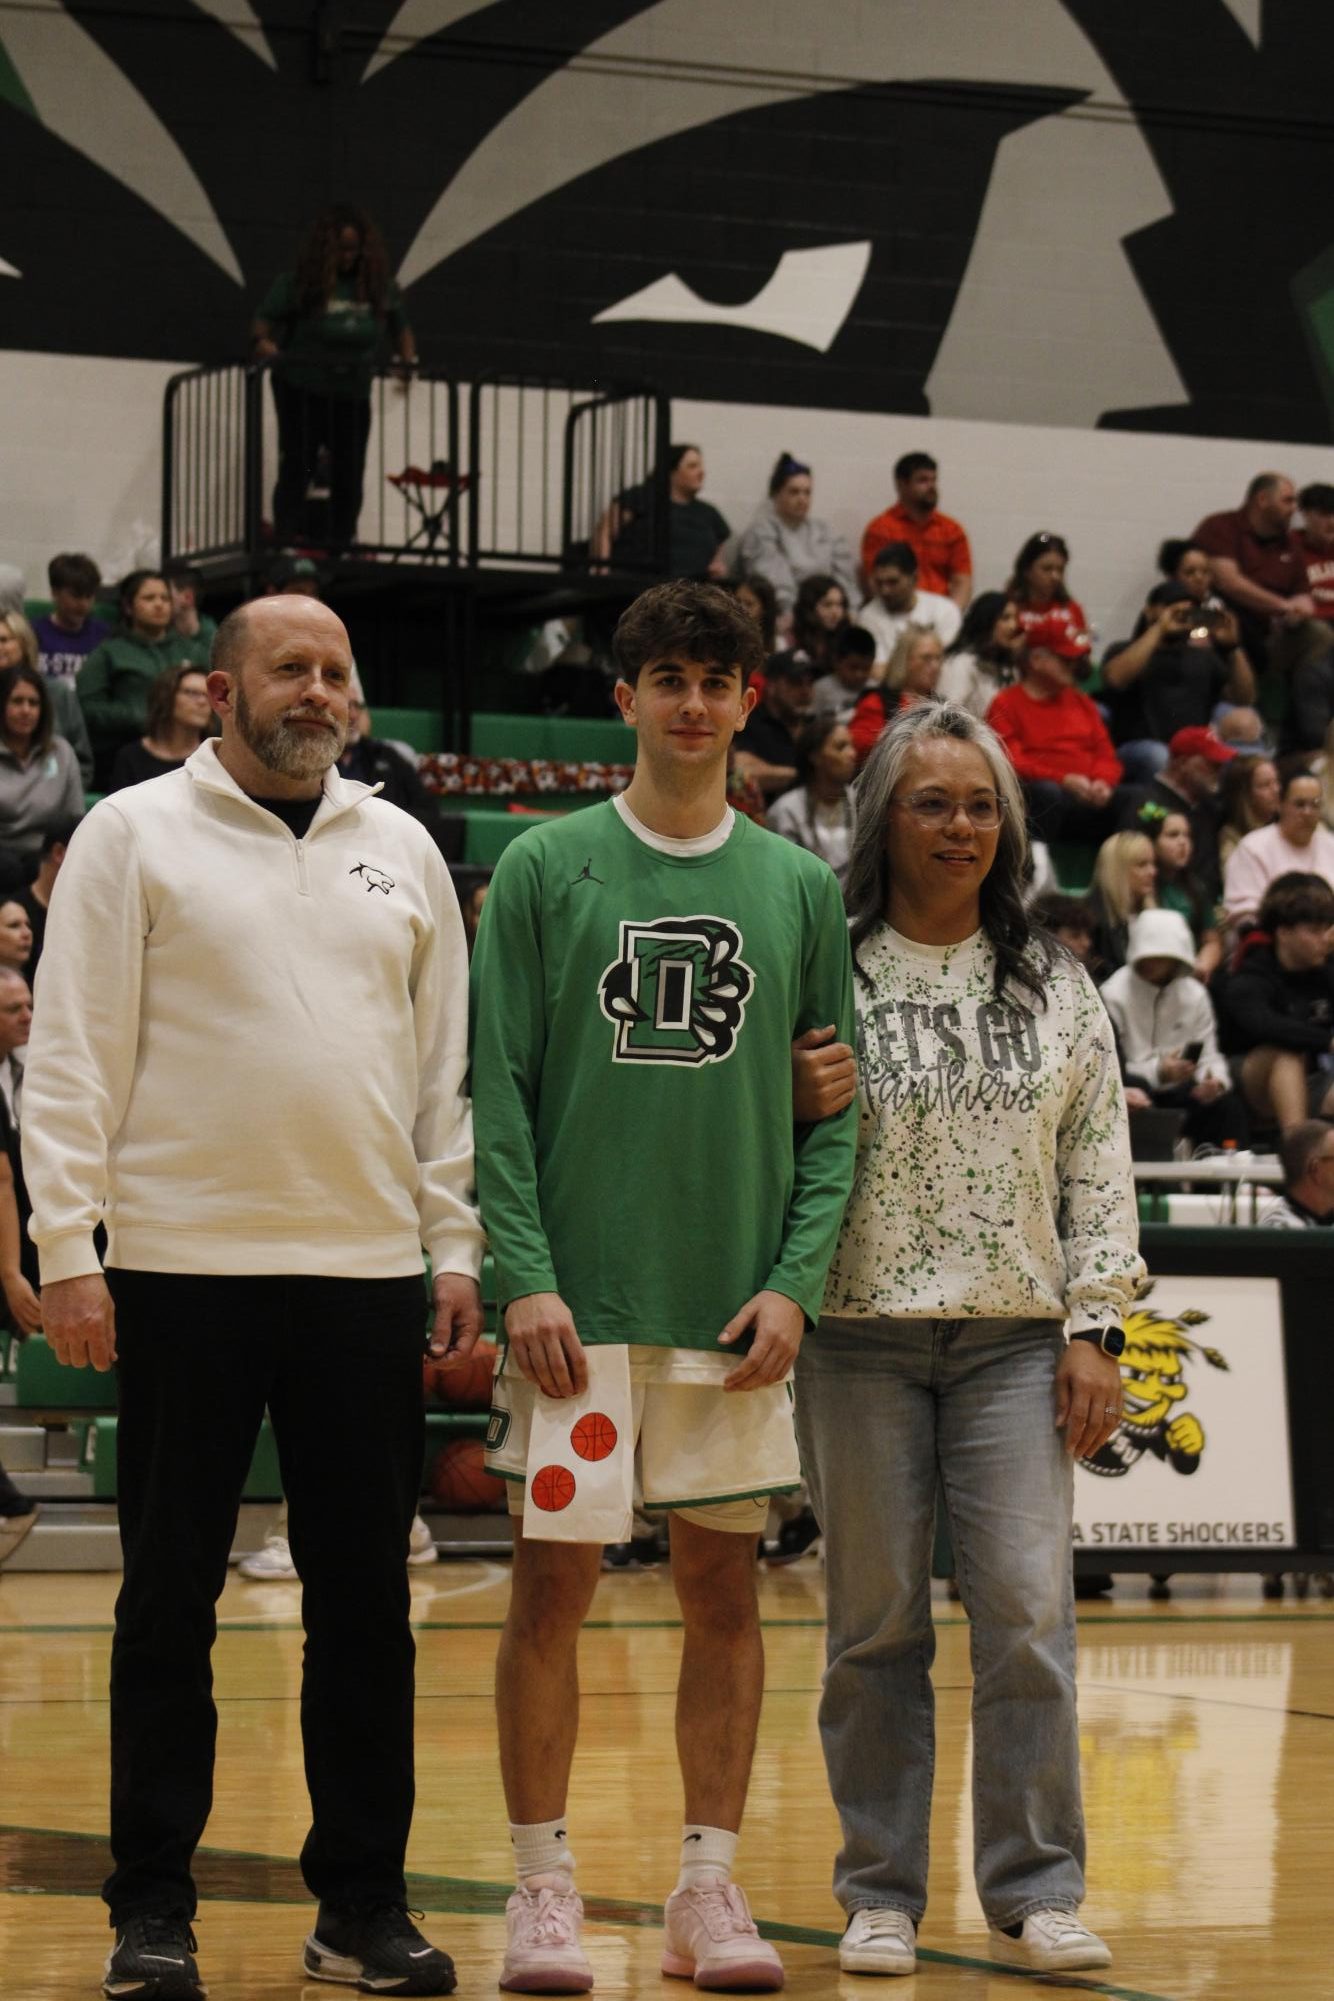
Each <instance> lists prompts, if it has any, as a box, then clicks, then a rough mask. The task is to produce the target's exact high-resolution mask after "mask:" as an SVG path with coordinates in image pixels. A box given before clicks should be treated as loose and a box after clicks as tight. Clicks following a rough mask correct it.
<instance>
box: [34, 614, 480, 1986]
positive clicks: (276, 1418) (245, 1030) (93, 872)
mask: <svg viewBox="0 0 1334 2001" xmlns="http://www.w3.org/2000/svg"><path fill="white" fill-rule="evenodd" d="M351 673H352V660H351V654H350V651H349V648H348V640H347V634H346V632H345V631H344V629H343V626H342V624H341V623H340V621H339V620H338V619H337V618H336V617H335V616H334V614H333V613H332V612H331V611H329V610H328V609H327V607H326V606H324V605H322V604H320V603H318V602H317V601H315V600H314V599H310V598H293V597H275V598H266V599H261V600H260V601H258V602H257V603H254V604H251V605H247V606H244V607H243V608H242V609H241V610H240V611H237V612H234V613H233V614H232V615H231V617H230V618H228V619H227V620H226V622H225V623H224V625H223V626H222V628H221V630H220V631H219V633H218V637H217V640H216V641H215V645H214V652H213V664H212V669H211V671H210V674H209V678H208V688H209V695H210V699H211V700H212V703H213V706H214V708H215V710H216V711H217V713H218V715H219V717H220V719H221V724H222V735H221V738H220V739H218V740H209V741H207V742H205V743H204V744H203V745H202V746H201V748H200V749H199V750H198V751H197V752H196V753H195V754H194V755H193V756H192V757H191V758H190V759H189V760H188V762H187V763H186V765H185V767H184V769H183V770H181V771H178V772H172V773H170V774H169V775H167V776H166V777H163V778H158V779H154V780H151V781H150V782H149V783H148V784H146V785H138V786H134V787H132V788H131V789H130V790H128V791H124V792H119V793H117V794H116V795H115V796H114V797H113V798H109V799H107V800H105V801H103V803H102V804H100V805H99V806H97V807H95V808H94V810H93V811H92V813H90V814H89V816H88V818H87V819H86V820H85V821H84V823H83V825H82V826H81V827H80V829H79V832H78V834H77V835H76V837H75V839H74V841H73V842H72V843H71V845H70V850H69V854H68V856H67V858H66V861H65V865H64V868H63V869H62V871H61V882H60V894H59V896H58V898H56V899H55V900H54V901H53V904H52V910H51V917H50V921H49V924H48V927H47V933H46V946H45V951H44V954H43V960H42V968H41V983H40V987H39V997H38V1003H37V1013H36V1020H35V1023H34V1028H33V1035H32V1041H31V1047H30V1055H29V1062H28V1067H27V1081H26V1083H25V1089H24V1112H25V1117H24V1149H25V1165H26V1170H27V1176H28V1182H29V1188H30V1193H31V1197H32V1204H33V1222H32V1235H33V1237H34V1238H35V1240H36V1242H37V1245H38V1248H39V1252H40V1257H41V1271H42V1306H43V1312H44V1319H45V1327H46V1332H47V1337H48V1339H49V1340H50V1341H51V1343H52V1346H53V1347H54V1349H55V1350H56V1352H57V1354H58V1355H59V1356H60V1357H61V1358H62V1360H65V1361H69V1362H73V1363H76V1364H81V1363H85V1362H91V1363H93V1365H94V1366H95V1367H97V1368H102V1369H106V1368H109V1367H111V1365H112V1364H113V1362H114V1363H115V1365H116V1368H117V1372H118V1375H119V1379H120V1422H119V1427H118V1441H117V1442H118V1460H119V1503H120V1527H121V1540H122V1544H123V1548H124V1558H125V1577H124V1585H123V1588H122V1591H121V1594H120V1599H119V1602H118V1604H117V1608H116V1633H115V1640H114V1643H113V1649H112V1666H111V1847H112V1853H113V1856H114V1859H115V1867H114V1869H113V1872H112V1874H111V1876H110V1877H109V1878H108V1881H107V1883H106V1886H105V1889H104V1895H105V1897H106V1900H107V1902H108V1904H109V1906H110V1910H111V1921H112V1925H113V1927H114V1929H115V1932H116V1935H117V1936H116V1944H115V1947H114V1949H113V1951H112V1954H111V1957H110V1959H109V1960H108V1962H107V1975H106V1992H107V1993H108V1994H115V1995H144V1996H148V1997H151V2001H177V1997H185V2001H189V1997H192V1996H195V1995H197V1994H199V1993H200V1992H201V1991H202V1990H201V1988H200V1984H199V1975H198V1972H197V1970H196V1965H195V1958H194V1953H195V1943H194V1938H193V1934H192V1932H191V1930H190V1921H191V1919H192V1917H193V1915H194V1910H195V1891H194V1884H193V1881H192V1878H191V1871H190V1863H191V1857H192V1854H193V1851H194V1848H195V1846H196V1844H197V1843H198V1841H199V1839H200V1837H201V1835H202V1833H203V1830H204V1825H205V1822H206V1820H207V1818H208V1812H209V1806H210V1802H211V1796H212V1780H213V1741H214V1733H215V1726H216V1715H215V1711H214V1707H213V1701H212V1696H211V1677H210V1666H209V1654H210V1648H211V1645H212V1640H213V1634H214V1602H215V1600H216V1598H217V1596H218V1594H219V1592H220V1591H221V1589H222V1586H223V1582H224V1579H225V1577H226V1568H227V1556H228V1550H229V1547H230V1544H231V1540H232V1535H233V1531H234V1528H235V1522H236V1509H237V1503H238V1499H239V1496H240V1493H241V1488H242V1484H243V1482H244V1480H245V1477H246V1471H247V1468H248V1466H249V1463H250V1458H251V1454H252V1452H253V1450H254V1445H255V1440H256V1436H257V1434H258V1431H259V1427H260V1423H261V1420H262V1418H263V1414H264V1409H265V1406H266V1405H267V1406H268V1408H269V1411H270V1413H271V1415H272V1420H273V1426H274V1431H275V1434H276V1437H277V1442H278V1449H279V1455H280V1458H281V1463H282V1471H283V1485H284V1488H285V1491H286V1494H287V1499H288V1507H289V1533H290V1538H291V1544H292V1553H293V1556H294V1558H295V1561H296V1563H297V1567H298V1569H299V1571H300V1574H301V1579H302V1583H303V1585H304V1601H303V1617H304V1620H305V1625H306V1631H307V1643H306V1653H305V1671H304V1683H303V1690H302V1729H303V1736H304V1743H305V1756H306V1775H307V1781H308V1784H309V1788H310V1795H311V1806H312V1826H311V1830H310V1833H309V1835H308V1837H307V1840H306V1844H305V1847H304V1849H303V1852H302V1857H301V1862H302V1869H303V1871H304V1874H305V1878H306V1882H307V1884H308V1885H309V1887H310V1889H311V1891H312V1893H313V1894H314V1895H315V1896H317V1897H318V1898H319V1899H320V1912H319V1917H318V1919H317V1921H316V1924H315V1927H314V1929H313V1930H312V1932H311V1935H310V1937H309V1938H308V1939H307V1941H306V1946H305V1969H306V1972H307V1973H308V1974H309V1975H312V1976H314V1977H317V1978H322V1979H332V1980H342V1981H346V1982H348V1983H349V1984H353V1985H355V1984H357V1983H358V1982H361V1983H362V1984H363V1985H367V1986H369V1985H374V1986H375V1988H376V1989H377V1991H384V1992H393V1993H402V1994H408V1993H411V1994H445V1993H449V1992H450V1991H451V1990H452V1988H453V1985H454V1972H453V1967H452V1965H451V1963H450V1961H449V1959H448V1958H447V1957H446V1955H445V1954H444V1953H441V1952H438V1951H437V1950H435V1949H434V1948H433V1947H431V1946H430V1945H428V1944H427V1942H426V1940H425V1939H423V1938H422V1937H421V1935H420V1933H418V1932H417V1931H416V1930H415V1928H414V1927H413V1926H412V1924H411V1922H410V1920H409V1918H408V1915H407V1911H406V1898H405V1891H404V1879H403V1857H404V1849H405V1846H406V1842H407V1835H408V1828H409V1824H410V1821H411V1817H412V1804H413V1743H412V1705H413V1643H412V1636H411V1632H410V1629H409V1624H408V1587H407V1581H406V1577H405V1572H404V1564H403V1556H404V1550H405V1547H406V1541H407V1536H408V1530H409V1526H410V1524H411V1521H412V1516H413V1510H414V1506H415V1502H416V1496H417V1491H418V1484H419V1477H420V1472H421V1461H422V1423H423V1421H422V1397H421V1354H422V1343H423V1329H424V1323H425V1318H426V1310H425V1301H424V1298H423V1291H422V1275H421V1273H422V1263H421V1256H422V1247H423V1246H424V1247H425V1249H426V1250H427V1252H428V1253H429V1255H430V1257H431V1260H432V1265H433V1269H434V1274H435V1277H434V1309H435V1312H434V1331H433V1334H432V1337H431V1338H432V1346H433V1348H434V1349H435V1351H436V1352H438V1353H441V1354H443V1353H444V1351H445V1347H446V1345H447V1344H449V1345H453V1347H454V1348H455V1349H456V1350H457V1351H459V1352H461V1353H466V1352H467V1351H468V1350H469V1349H470V1348H471V1347H472V1345H473V1343H474V1342H475V1340H476V1338H477V1334H478V1331H479V1329H480V1325H481V1310H480V1305H479V1296H478V1287H477V1273H478V1271H479V1270H480V1263H481V1253H482V1234H481V1228H480V1224H479V1221H478V1217H477V1214H476V1210H475V1208H474V1206H473V1191H472V1121H471V1109H470V1105H469V1101H468V1098H467V1096H466V1095H465V1073H466V1065H467V1025H468V1024H467V1013H468V1001H467V953H466V950H465V946H464V937H463V926H462V922H461V920H460V917H459V911H458V905H457V902H456V900H455V896H454V892H453V888H452V886H451V884H450V881H449V876H448V873H447V871H446V869H445V867H444V864H443V862H442V861H441V859H440V856H439V854H438V852H437V850H436V848H435V847H434V845H433V843H432V842H431V840H430V838H429V836H428V835H427V834H426V833H425V832H424V831H423V829H422V828H421V827H420V826H418V825H417V823H416V822H415V821H414V820H412V819H411V818H410V817H409V816H408V815H407V814H406V813H402V812H400V811H399V810H398V809H397V808H396V807H393V806H388V805H386V804H384V803H383V802H382V801H380V800H378V799H376V798H375V796H374V790H373V788H371V787H369V786H366V785H359V784H354V783H351V782H349V781H347V780H345V779H342V778H340V776H339V775H338V772H337V770H336V760H337V758H338V755H339V752H340V751H341V749H342V746H343V741H344V738H345V735H346V730H347V720H348V691H349V683H350V677H351ZM103 1221H104V1222H105V1225H106V1230H107V1245H108V1248H107V1259H106V1266H107V1269H106V1276H105V1278H103V1276H102V1274H101V1272H100V1271H99V1269H98V1261H97V1255H96V1252H95V1250H94V1247H93V1233H94V1231H95V1229H96V1228H97V1225H98V1223H99V1222H103Z"/></svg>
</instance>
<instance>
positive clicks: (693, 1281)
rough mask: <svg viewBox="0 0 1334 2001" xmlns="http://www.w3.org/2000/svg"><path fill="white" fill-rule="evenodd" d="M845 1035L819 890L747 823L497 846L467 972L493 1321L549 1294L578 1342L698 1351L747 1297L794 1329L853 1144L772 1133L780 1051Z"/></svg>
mask: <svg viewBox="0 0 1334 2001" xmlns="http://www.w3.org/2000/svg"><path fill="white" fill-rule="evenodd" d="M852 1019H853V1000H852V970H851V958H850V954H849V950H848V937H847V927H846V922H845V919H844V915H843V907H842V902H841V900H840V896H839V890H838V885H837V882H836V881H835V879H834V876H833V874H832V872H831V871H830V870H829V869H828V868H827V867H826V866H825V864H824V863H823V862H822V861H820V860H818V859H817V858H816V857H815V856H814V855H810V854H807V853H805V852H804V851H803V850H802V849H800V848H797V847H795V846H793V845H792V844H791V843H790V842H788V841H784V840H782V839H780V838H779V837H778V836H777V835H775V834H769V833H765V832H764V831H762V830H761V829H760V828H758V827H756V826H754V825H753V824H752V823H751V822H750V821H749V820H745V819H741V818H738V820H737V822H736V824H735V826H734V828H733V830H732V833H731V835H730V836H729V838H728V839H727V841H726V842H725V843H724V844H723V845H722V846H721V847H719V848H717V849H715V850H714V851H713V852H712V853H710V854H704V855H692V856H688V857H678V856H675V855H665V854H661V853H659V852H658V851H657V850H655V849H653V848H650V847H648V846H647V845H646V844H645V843H644V842H643V841H641V840H639V839H638V838H637V837H636V836H635V835H634V834H633V833H632V832H631V830H630V829H629V828H628V827H627V826H626V825H625V823H624V822H623V820H622V819H621V817H620V815H619V814H618V813H617V812H616V810H615V808H614V807H613V806H612V805H611V804H610V803H607V804H603V805H598V806H591V807H586V808H584V809H583V810H581V811H580V812H577V813H572V814H571V815H570V816H569V817H568V818H566V819H563V820H558V821H549V822H547V823H545V824H544V825H542V826H540V827H535V828H533V829H532V830H531V831H529V832H528V833H526V834H524V835H523V836H521V837H520V839H519V840H517V841H515V842H513V843H512V844H511V845H510V846H509V847H508V848H507V849H506V851H505V853H504V855H503V856H502V858H501V860H500V863H499V866H498V867H497V869H496V872H495V875H494V877H493V878H492V882H491V888H490V892H489V894H488V896H487V900H486V904H485V907H484V909H483V913H482V921H481V927H480V929H479V932H478V937H477V945H476V950H475V953H474V957H473V966H472V1038H473V1039H472V1090H473V1111H474V1124H475V1131H476V1153H477V1190H478V1195H479V1198H480V1201H481V1208H482V1218H483V1221H484V1223H485V1225H486V1229H487V1233H488V1235H489V1236H490V1239H491V1246H492V1250H493V1252H494V1254H495V1260H496V1272H497V1277H498V1280H499V1295H500V1303H501V1306H502V1309H503V1308H504V1306H506V1305H507V1304H508V1303H509V1302H510V1301H511V1300H513V1299H517V1298H520V1297H522V1296H523V1295H524V1294H525V1293H531V1292H558V1293H559V1294H560V1295H561V1297H562V1299H563V1300H564V1301H565V1303H566V1305H567V1306H568V1307H569V1309H570V1311H571V1313H572V1315H573V1317H574V1323H575V1326H576V1327H577V1329H578V1330H579V1334H580V1338H581V1339H582V1340H583V1341H584V1342H586V1343H588V1342H593V1343H597V1342H627V1343H647V1344H651V1345H657V1346H662V1347H679V1348H707V1349H711V1350H715V1351H716V1347H717V1340H718V1335H719V1334H720V1332H721V1331H722V1329H723V1327H724V1326H725V1324H726V1323H727V1321H729V1320H730V1319H731V1318H732V1316H733V1315H734V1314H735V1313H736V1312H737V1311H738V1309H739V1308H740V1307H741V1306H743V1305H744V1304H745V1302H746V1301H747V1300H748V1299H749V1298H751V1297H752V1296H753V1295H754V1294H755V1293H757V1292H759V1291H761V1290H764V1289H765V1288H770V1289H772V1290H774V1291H776V1292H782V1293H785V1294H786V1295H787V1296H788V1297H789V1298H790V1299H793V1300H795V1301H796V1302H797V1304H798V1305H799V1306H800V1307H801V1308H802V1310H803V1312H804V1313H805V1315H806V1317H807V1319H808V1320H809V1321H812V1322H813V1321H814V1320H815V1319H816V1317H817V1316H818V1314H819V1311H820V1302H821V1296H822V1291H823V1287H824V1282H825V1274H826V1271H827V1269H828V1266H829V1261H830V1258H831V1257H832V1255H833V1250H834V1244H835V1241H836V1239H837V1235H838V1229H839V1223H840V1221H841V1219H842V1215H843V1210H844V1206H845V1204H846V1202H847V1199H848V1194H849V1190H850V1188H851V1182H852V1170H853V1160H854V1153H855V1144H856V1126H855V1121H854V1120H853V1118H852V1117H851V1114H850V1112H844V1113H842V1114H840V1115H839V1116H838V1117H836V1118H832V1119H827V1120H825V1121H823V1122H822V1123H821V1124H819V1125H816V1126H811V1127H798V1128H794V1126H793V1119H792V1066H791V1044H792V1039H793V1037H794V1036H796V1035H799V1034H801V1033H802V1032H803V1031H804V1030H806V1029H808V1028H812V1027H816V1026H820V1025H823V1024H825V1023H828V1022H834V1023H836V1024H837V1027H838V1032H839V1035H840V1037H842V1038H843V1039H844V1040H850V1039H851V1027H852ZM743 1345H745V1344H744V1343H743Z"/></svg>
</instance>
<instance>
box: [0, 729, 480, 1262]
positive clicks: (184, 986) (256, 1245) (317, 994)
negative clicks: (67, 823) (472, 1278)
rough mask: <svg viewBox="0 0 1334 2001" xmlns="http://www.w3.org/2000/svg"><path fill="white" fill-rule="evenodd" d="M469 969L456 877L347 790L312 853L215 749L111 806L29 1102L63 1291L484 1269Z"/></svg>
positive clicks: (73, 900)
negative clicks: (101, 1268) (96, 1282)
mask: <svg viewBox="0 0 1334 2001" xmlns="http://www.w3.org/2000/svg"><path fill="white" fill-rule="evenodd" d="M467 1038H468V964H467V950H466V946H465V941H464V935H463V925H462V921H461V919H460V916H459V910H458V902H457V899H456V897H455V894H454V889H453V885H452V884H451V882H450V879H449V872H448V870H447V869H446V868H445V865H444V863H443V861H442V860H441V858H440V855H439V853H438V851H437V849H436V847H435V845H434V843H433V842H432V841H431V839H430V837H429V835H428V834H426V832H425V831H424V830H423V829H422V828H421V827H420V826H418V824H417V822H416V821H415V820H413V819H411V818H410V817H409V815H408V814H406V813H403V812H400V811H399V809H398V808H397V807H395V806H390V805H387V804H385V803H384V802H383V801H382V800H379V799H376V798H375V797H374V796H373V792H372V789H371V788H370V787H369V786H365V785H359V784H355V783H352V782H350V781H348V780H346V779H343V778H341V777H340V776H339V775H338V774H337V772H331V773H329V774H328V775H327V776H326V778H325V781H324V796H323V798H322V800H321V802H320V805H319V808H318V811H317V812H316V815H315V818H314V820H313V821H312V823H311V826H310V828H309V830H308V832H307V833H306V835H305V837H304V839H302V840H297V839H296V837H295V836H294V835H293V833H292V832H291V830H290V828H288V827H287V826H286V825H285V824H284V823H283V822H282V821H281V820H280V819H278V818H277V816H276V815H275V814H273V813H270V812H268V811H267V810H266V808H264V807H263V806H260V805H257V804H256V803H255V802H254V801H253V800H251V799H248V798H247V797H246V795H245V793H243V792H242V791H241V789H240V787H239V786H238V785H237V784H236V783H235V781H234V780H233V779H232V778H231V777H230V776H229V774H228V773H227V772H226V770H225V769H224V768H223V766H222V765H221V764H220V763H219V761H218V757H217V753H216V749H215V746H214V744H213V742H212V741H209V742H207V743H205V744H204V745H202V747H201V748H200V749H199V750H198V751H196V752H195V753H194V755H193V756H192V757H191V758H190V759H189V760H188V762H187V763H186V765H185V767H184V769H183V770H181V771H176V772H172V773H170V774H169V775H168V776H166V777H163V778H156V779H152V780H150V781H149V782H148V783H147V784H144V785H136V786H133V787H131V788H130V789H128V790H126V791H123V792H117V793H116V794H115V795H114V796H113V797H111V798H108V799H104V800H103V801H102V802H101V803H100V804H99V805H97V806H95V807H94V808H93V810H92V812H91V813H90V814H89V815H88V817H87V819H86V820H85V821H84V823H83V825H82V826H81V827H80V828H79V831H78V833H77V834H76V835H75V837H74V840H73V841H72V842H71V844H70V849H69V853H68V855H67V856H66V858H65V862H64V865H63V867H62V869H61V872H60V879H59V882H58V884H57V886H56V893H55V895H54V896H53V898H52V901H51V913H50V917H49V919H48V923H47V931H46V943H45V948H44V950H43V954H42V963H41V966H40V968H39V970H38V977H37V996H36V1012H35V1018H34V1022H33V1031H32V1040H31V1043H30V1045H29V1054H28V1063H27V1069H26V1073H25V1083H24V1106H23V1110H24V1118H23V1156H24V1169H25V1173H26V1177H27V1182H28V1190H29V1194H30V1196H31V1198H32V1208H33V1217H32V1224H31V1232H32V1236H33V1238H34V1240H35V1241H36V1243H37V1245H38V1248H39V1251H40V1255H41V1271H42V1278H43V1280H44V1281H45V1282H50V1281H51V1280H56V1279H63V1278H73V1277H78V1276H80V1275H82V1274H85V1273H89V1272H95V1271H96V1270H97V1268H98V1266H97V1257H96V1254H95V1252H94V1250H93V1232H94V1230H95V1228H96V1226H97V1224H98V1223H99V1222H100V1221H102V1220H105V1222H106V1226H107V1234H108V1239H109V1249H108V1258H107V1261H108V1263H109V1264H112V1265H116V1266H122V1267H125V1268H129V1269H137V1270H142V1271H158V1272H199V1273H229V1274H241V1273H253V1274H277V1273H295V1274H317V1275H322V1276H328V1277H342V1278H393V1277H398V1276H403V1275H407V1274H409V1273H412V1272H415V1271H419V1270H420V1269H421V1250H422V1246H425V1248H426V1250H427V1251H428V1252H429V1253H430V1256H431V1258H432V1260H433V1262H434V1264H435V1266H436V1268H437V1269H438V1270H445V1271H456V1272H464V1273H469V1274H472V1275H476V1273H477V1272H478V1271H479V1270H480V1268H481V1257H482V1247H483V1237H482V1230H481V1224H480V1221H479V1219H478V1216H477V1211H476V1208H475V1206H474V1197H473V1166H472V1111H471V1105H470V1102H469V1099H468V1097H467V1095H466V1088H465V1080H466V1073H467V1060H468V1050H467Z"/></svg>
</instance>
